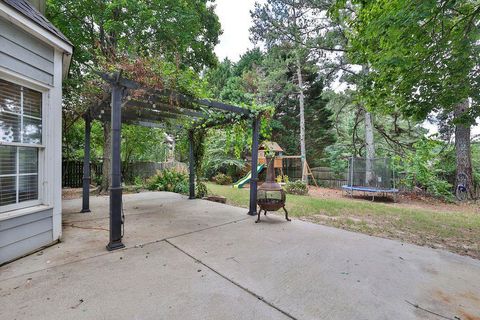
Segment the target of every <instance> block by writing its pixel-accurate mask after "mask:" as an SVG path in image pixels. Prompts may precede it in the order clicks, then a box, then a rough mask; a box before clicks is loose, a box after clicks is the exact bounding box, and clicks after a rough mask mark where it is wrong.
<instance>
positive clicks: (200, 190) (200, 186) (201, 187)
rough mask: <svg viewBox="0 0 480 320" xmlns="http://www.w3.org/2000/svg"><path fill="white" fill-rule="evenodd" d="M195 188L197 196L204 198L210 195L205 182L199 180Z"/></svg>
mask: <svg viewBox="0 0 480 320" xmlns="http://www.w3.org/2000/svg"><path fill="white" fill-rule="evenodd" d="M195 189H196V190H195V196H196V197H197V198H203V197H206V196H207V195H208V190H207V186H206V185H205V184H204V183H203V182H200V181H197V183H196V185H195Z"/></svg>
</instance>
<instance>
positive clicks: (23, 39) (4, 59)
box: [0, 18, 54, 85]
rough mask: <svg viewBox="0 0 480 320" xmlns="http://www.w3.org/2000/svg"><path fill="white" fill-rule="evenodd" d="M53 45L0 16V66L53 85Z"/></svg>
mask: <svg viewBox="0 0 480 320" xmlns="http://www.w3.org/2000/svg"><path fill="white" fill-rule="evenodd" d="M53 57H54V50H53V47H51V46H49V45H47V44H45V43H43V42H42V41H41V40H39V39H37V38H34V37H33V36H31V35H29V34H28V33H27V32H26V31H25V30H23V29H20V28H18V27H16V26H14V25H13V24H12V23H10V22H8V21H7V20H5V19H2V18H0V66H1V67H4V68H6V69H9V70H11V71H13V72H16V73H19V74H21V75H24V76H26V77H29V78H31V79H34V80H37V81H40V82H42V83H46V84H49V85H53Z"/></svg>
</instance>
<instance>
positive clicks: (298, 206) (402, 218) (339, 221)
mask: <svg viewBox="0 0 480 320" xmlns="http://www.w3.org/2000/svg"><path fill="white" fill-rule="evenodd" d="M207 187H208V189H209V192H210V193H212V194H215V195H221V196H224V197H226V198H227V202H228V203H230V204H232V205H235V206H240V207H248V201H249V192H250V191H249V190H248V189H234V188H232V187H231V186H220V185H216V184H213V183H208V184H207ZM286 207H287V210H288V212H289V214H290V216H294V217H298V218H302V219H305V220H309V221H312V222H315V223H320V224H325V225H331V226H334V227H339V228H343V229H347V230H351V231H357V232H362V233H367V234H371V235H377V236H382V237H387V238H394V239H400V240H403V241H407V242H412V243H416V244H420V245H428V246H432V247H440V248H445V249H448V250H450V251H454V252H457V253H461V254H466V255H470V256H473V257H476V258H480V247H479V243H480V213H478V212H477V213H476V212H470V211H465V212H459V211H455V212H448V211H434V210H429V209H420V208H419V209H417V208H411V207H402V206H400V205H395V204H383V203H374V202H371V201H367V200H352V199H348V198H340V199H336V198H320V197H311V196H297V195H287V205H286Z"/></svg>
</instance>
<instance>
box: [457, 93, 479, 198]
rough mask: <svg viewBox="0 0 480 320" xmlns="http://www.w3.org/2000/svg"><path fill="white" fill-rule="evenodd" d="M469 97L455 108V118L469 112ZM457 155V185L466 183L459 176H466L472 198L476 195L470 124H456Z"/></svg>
mask: <svg viewBox="0 0 480 320" xmlns="http://www.w3.org/2000/svg"><path fill="white" fill-rule="evenodd" d="M468 108H469V101H468V99H467V100H465V101H464V102H462V103H460V104H458V105H457V107H456V108H455V112H454V115H455V119H459V118H462V116H464V115H465V113H466V112H468ZM455 155H456V161H457V175H456V177H455V187H456V186H457V185H458V184H460V183H462V184H465V181H464V179H462V178H461V177H459V175H460V174H465V176H466V179H467V181H466V187H467V190H468V192H467V194H468V198H469V199H472V198H473V196H474V186H473V174H472V158H471V150H470V124H465V123H457V124H456V125H455Z"/></svg>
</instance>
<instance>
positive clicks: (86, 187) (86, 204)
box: [80, 114, 92, 213]
mask: <svg viewBox="0 0 480 320" xmlns="http://www.w3.org/2000/svg"><path fill="white" fill-rule="evenodd" d="M83 118H84V120H85V145H84V146H83V150H84V151H83V191H82V192H83V195H82V211H80V212H82V213H85V212H90V134H91V132H92V119H91V118H90V115H88V114H85V116H84V117H83Z"/></svg>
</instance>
